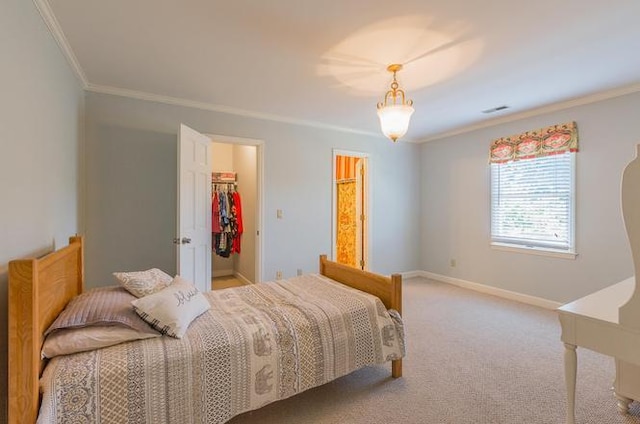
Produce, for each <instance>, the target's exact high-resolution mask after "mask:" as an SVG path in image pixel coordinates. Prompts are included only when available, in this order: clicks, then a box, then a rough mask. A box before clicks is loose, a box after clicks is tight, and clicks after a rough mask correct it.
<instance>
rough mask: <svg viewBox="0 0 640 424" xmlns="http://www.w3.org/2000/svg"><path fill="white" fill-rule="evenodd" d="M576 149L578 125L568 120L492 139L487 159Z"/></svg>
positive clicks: (556, 152) (526, 156)
mask: <svg viewBox="0 0 640 424" xmlns="http://www.w3.org/2000/svg"><path fill="white" fill-rule="evenodd" d="M577 151H578V127H577V126H576V123H575V122H568V123H566V124H560V125H553V126H550V127H546V128H541V129H539V130H535V131H527V132H525V133H522V134H517V135H512V136H509V137H502V138H499V139H497V140H494V141H493V142H492V143H491V151H490V158H489V161H490V162H491V163H503V162H510V161H514V160H521V159H530V158H536V157H541V156H550V155H556V154H559V153H566V152H577Z"/></svg>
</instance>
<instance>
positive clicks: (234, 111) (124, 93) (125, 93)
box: [85, 83, 383, 138]
mask: <svg viewBox="0 0 640 424" xmlns="http://www.w3.org/2000/svg"><path fill="white" fill-rule="evenodd" d="M85 89H86V90H87V91H90V92H92V93H98V94H109V95H112V96H119V97H127V98H130V99H137V100H146V101H149V102H155V103H164V104H167V105H173V106H183V107H188V108H193V109H201V110H208V111H212V112H220V113H228V114H231V115H238V116H244V117H248V118H256V119H264V120H267V121H276V122H283V123H286V124H294V125H303V126H308V127H315V128H321V129H328V130H333V131H340V132H348V133H352V134H360V135H366V136H372V137H376V138H382V137H383V136H382V135H381V134H379V133H374V132H370V131H364V130H358V129H354V128H347V127H341V126H337V125H330V124H325V123H322V122H316V121H309V120H305V119H295V118H290V117H286V116H280V115H273V114H269V113H262V112H255V111H250V110H245V109H239V108H235V107H230V106H223V105H216V104H213V103H206V102H198V101H194V100H188V99H182V98H179V97H171V96H163V95H159V94H153V93H146V92H144V91H137V90H129V89H126V88H118V87H111V86H108V85H97V84H91V83H89V84H88V86H87V87H86V88H85Z"/></svg>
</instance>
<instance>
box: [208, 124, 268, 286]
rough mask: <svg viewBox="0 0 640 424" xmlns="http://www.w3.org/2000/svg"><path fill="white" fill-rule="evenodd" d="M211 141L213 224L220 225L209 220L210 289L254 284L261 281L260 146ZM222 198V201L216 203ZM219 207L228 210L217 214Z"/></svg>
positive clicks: (248, 142)
mask: <svg viewBox="0 0 640 424" xmlns="http://www.w3.org/2000/svg"><path fill="white" fill-rule="evenodd" d="M210 137H211V155H212V161H211V163H212V171H213V172H212V183H211V185H212V199H211V200H212V210H213V213H212V220H220V221H222V222H223V225H222V226H219V227H217V226H216V225H215V222H213V221H212V227H213V229H212V249H211V275H212V279H211V289H222V288H227V287H235V286H241V285H245V284H254V283H257V282H259V281H260V277H259V276H260V272H261V271H260V268H261V267H260V248H259V247H260V237H259V235H260V231H259V226H260V219H259V217H260V207H261V202H260V199H261V172H260V169H261V166H260V158H261V147H262V146H261V143H260V142H259V141H257V140H247V139H240V138H232V137H223V136H215V135H212V136H210ZM222 197H224V202H222V203H220V201H221V200H222ZM220 205H222V206H223V207H225V206H226V208H227V211H226V212H224V213H222V214H220ZM216 210H217V211H218V215H217V216H216ZM221 215H223V216H222V219H220V218H221ZM225 220H226V222H227V226H226V228H225V225H224V222H225Z"/></svg>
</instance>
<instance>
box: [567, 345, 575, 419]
mask: <svg viewBox="0 0 640 424" xmlns="http://www.w3.org/2000/svg"><path fill="white" fill-rule="evenodd" d="M577 368H578V358H577V356H576V346H575V345H572V344H569V343H565V344H564V381H565V383H566V385H567V424H575V422H576V370H577Z"/></svg>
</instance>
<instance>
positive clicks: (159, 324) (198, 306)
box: [131, 275, 211, 339]
mask: <svg viewBox="0 0 640 424" xmlns="http://www.w3.org/2000/svg"><path fill="white" fill-rule="evenodd" d="M131 304H132V305H133V308H134V310H135V311H136V312H137V313H138V315H140V317H141V318H142V319H143V320H145V321H146V322H147V323H149V325H151V326H152V327H153V328H155V329H156V330H158V331H159V332H161V333H162V334H166V335H168V336H171V337H175V338H178V339H181V338H182V336H184V334H185V333H186V332H187V329H188V328H189V325H190V324H191V322H193V320H195V319H196V318H197V317H199V316H200V315H202V314H203V313H204V312H206V311H207V310H209V308H210V307H211V305H210V304H209V301H208V300H207V298H206V297H205V296H204V295H203V294H202V293H200V291H198V289H197V288H196V286H194V285H193V284H191V283H190V282H188V281H187V280H185V279H184V278H182V277H180V276H179V275H177V276H176V278H174V280H173V282H172V283H171V285H169V286H168V287H165V288H164V289H162V290H160V291H159V292H157V293H154V294H151V295H149V296H145V297H143V298H140V299H135V300H134V301H132V302H131Z"/></svg>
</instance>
